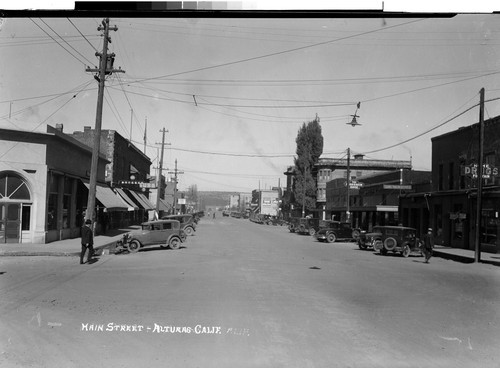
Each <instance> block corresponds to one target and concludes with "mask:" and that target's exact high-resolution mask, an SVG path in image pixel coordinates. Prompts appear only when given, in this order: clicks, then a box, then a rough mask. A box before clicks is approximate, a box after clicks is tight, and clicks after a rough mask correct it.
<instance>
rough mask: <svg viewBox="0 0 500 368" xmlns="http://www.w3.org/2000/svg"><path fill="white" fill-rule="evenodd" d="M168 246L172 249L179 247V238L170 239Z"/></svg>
mask: <svg viewBox="0 0 500 368" xmlns="http://www.w3.org/2000/svg"><path fill="white" fill-rule="evenodd" d="M168 247H169V248H170V249H173V250H176V249H179V248H180V247H181V240H180V239H179V238H172V239H170V242H169V243H168Z"/></svg>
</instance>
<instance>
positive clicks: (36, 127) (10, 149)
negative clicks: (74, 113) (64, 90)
mask: <svg viewBox="0 0 500 368" xmlns="http://www.w3.org/2000/svg"><path fill="white" fill-rule="evenodd" d="M81 92H82V90H80V91H78V92H76V93H75V94H74V95H73V96H71V98H70V99H69V100H67V101H66V102H65V103H64V104H62V105H61V106H60V107H59V108H57V109H56V110H55V111H54V112H53V113H51V114H50V115H49V116H47V117H46V118H45V119H44V120H42V121H41V122H40V123H39V124H38V125H37V126H35V127H34V128H33V129H31V130H30V131H27V132H34V131H35V130H37V129H38V128H39V127H40V126H41V125H42V124H44V123H45V122H46V121H47V120H49V119H50V118H51V117H52V116H54V115H55V114H56V113H58V112H59V111H61V110H62V109H63V108H64V107H65V106H66V105H67V104H69V103H70V102H71V101H72V100H73V99H75V98H76V96H77V95H78V94H79V93H81ZM20 143H21V142H19V141H17V142H15V143H14V144H13V145H12V146H11V147H10V148H9V149H7V150H6V151H5V152H4V153H2V154H1V155H0V159H2V158H3V157H4V156H5V155H6V154H7V153H9V152H10V151H12V150H13V149H14V148H15V147H17V145H19V144H20Z"/></svg>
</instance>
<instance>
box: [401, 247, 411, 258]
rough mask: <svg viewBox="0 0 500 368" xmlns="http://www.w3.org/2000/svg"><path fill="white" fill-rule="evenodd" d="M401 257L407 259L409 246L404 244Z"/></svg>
mask: <svg viewBox="0 0 500 368" xmlns="http://www.w3.org/2000/svg"><path fill="white" fill-rule="evenodd" d="M402 254H403V257H405V258H408V256H409V255H410V246H409V245H408V244H406V245H405V246H404V247H403V253H402Z"/></svg>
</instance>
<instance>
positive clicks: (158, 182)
mask: <svg viewBox="0 0 500 368" xmlns="http://www.w3.org/2000/svg"><path fill="white" fill-rule="evenodd" d="M160 132H162V139H161V154H160V162H159V164H158V178H157V180H156V183H157V184H156V186H157V190H156V216H157V217H158V219H160V193H161V175H162V170H163V148H164V147H165V133H166V132H168V130H165V128H163V129H162V130H160Z"/></svg>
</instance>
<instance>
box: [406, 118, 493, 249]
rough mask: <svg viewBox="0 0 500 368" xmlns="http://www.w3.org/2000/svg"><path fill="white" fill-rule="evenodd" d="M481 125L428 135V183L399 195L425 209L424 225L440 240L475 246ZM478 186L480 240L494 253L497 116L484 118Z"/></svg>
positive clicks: (459, 246)
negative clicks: (427, 187)
mask: <svg viewBox="0 0 500 368" xmlns="http://www.w3.org/2000/svg"><path fill="white" fill-rule="evenodd" d="M479 137H480V124H479V123H476V124H473V125H470V126H467V127H462V128H460V129H458V130H455V131H452V132H449V133H446V134H443V135H440V136H437V137H433V138H432V187H431V189H430V190H429V191H424V192H420V193H415V194H413V195H411V196H408V198H405V199H404V202H402V204H401V206H402V208H403V211H404V208H405V207H406V206H407V205H408V203H409V202H413V203H421V205H422V206H427V207H428V208H429V213H430V216H429V226H431V227H432V228H433V229H435V233H436V235H437V240H438V242H439V243H440V244H442V245H445V246H450V247H454V248H463V249H475V247H476V242H475V239H476V234H477V229H476V222H477V221H476V219H477V216H476V213H477V208H478V206H477V196H478V181H479V178H478V176H477V166H478V163H479V152H480V139H479ZM482 145H483V167H484V176H483V188H482V196H481V202H482V206H481V207H482V208H481V211H480V218H479V223H480V228H479V229H478V231H479V241H480V246H481V248H482V249H483V250H485V251H490V252H494V253H496V252H498V251H500V244H499V241H498V237H499V236H500V221H499V220H500V177H499V175H498V174H499V168H498V166H499V164H500V117H498V116H497V117H495V118H492V119H489V120H486V121H485V122H484V140H483V141H482Z"/></svg>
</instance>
